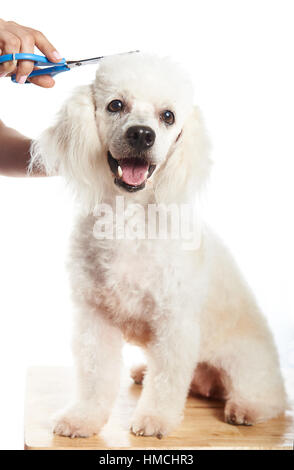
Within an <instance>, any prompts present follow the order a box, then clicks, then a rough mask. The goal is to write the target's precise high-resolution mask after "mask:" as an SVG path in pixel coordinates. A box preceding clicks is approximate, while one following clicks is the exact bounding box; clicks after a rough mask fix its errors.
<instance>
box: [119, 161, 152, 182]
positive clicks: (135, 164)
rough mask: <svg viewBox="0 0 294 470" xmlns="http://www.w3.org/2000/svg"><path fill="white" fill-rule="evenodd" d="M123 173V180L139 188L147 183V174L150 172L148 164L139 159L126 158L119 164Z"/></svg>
mask: <svg viewBox="0 0 294 470" xmlns="http://www.w3.org/2000/svg"><path fill="white" fill-rule="evenodd" d="M119 164H120V167H121V169H122V171H123V174H122V180H123V181H124V182H125V183H127V184H131V185H133V186H138V185H139V184H142V183H143V181H145V179H146V178H145V173H146V171H147V170H148V163H146V162H144V161H142V160H139V159H138V158H125V159H123V160H121V161H120V162H119Z"/></svg>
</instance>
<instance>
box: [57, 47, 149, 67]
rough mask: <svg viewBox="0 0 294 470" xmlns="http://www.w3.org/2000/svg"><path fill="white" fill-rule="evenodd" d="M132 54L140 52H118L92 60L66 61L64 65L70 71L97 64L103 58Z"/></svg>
mask: <svg viewBox="0 0 294 470" xmlns="http://www.w3.org/2000/svg"><path fill="white" fill-rule="evenodd" d="M134 52H140V51H129V52H120V53H118V54H111V55H107V56H104V55H102V56H100V57H93V58H92V59H82V60H68V61H67V62H66V65H67V66H68V67H69V68H70V69H71V68H74V67H80V66H81V65H88V64H98V62H99V61H100V60H101V59H104V57H113V56H116V55H123V54H133V53H134Z"/></svg>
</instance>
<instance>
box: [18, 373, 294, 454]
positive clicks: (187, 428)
mask: <svg viewBox="0 0 294 470" xmlns="http://www.w3.org/2000/svg"><path fill="white" fill-rule="evenodd" d="M286 379H287V388H288V393H289V392H290V393H292V398H294V397H293V392H294V371H288V372H287V377H286ZM72 383H73V380H72V373H71V370H70V369H66V368H55V367H41V368H39V367H36V368H32V369H30V370H29V371H28V375H27V391H26V404H25V449H31V450H33V449H34V450H37V449H40V450H41V449H55V450H61V449H218V448H221V449H224V448H225V449H281V450H283V449H293V440H294V404H293V407H292V409H291V410H289V411H287V413H286V414H285V416H283V417H280V418H276V419H273V420H271V421H268V422H266V423H261V424H258V425H256V426H250V427H249V426H232V425H230V424H226V423H225V422H224V420H223V404H222V403H221V402H217V401H213V400H208V399H201V398H194V397H189V398H188V400H187V404H186V408H185V416H184V420H183V422H182V424H181V425H180V427H179V428H178V429H176V430H175V431H174V432H173V433H172V434H171V435H170V436H169V437H167V438H163V439H162V440H159V439H157V438H155V437H136V436H133V435H132V434H130V432H129V421H130V418H131V415H132V412H133V410H134V408H135V406H136V403H137V401H138V398H139V396H140V393H141V386H140V385H134V384H133V382H132V380H131V379H130V378H129V376H128V372H127V371H124V374H123V377H122V383H121V391H120V394H119V397H118V399H117V401H116V403H115V406H114V408H113V411H112V414H111V417H110V419H109V421H108V423H107V424H106V426H105V427H104V428H103V429H102V431H101V433H100V434H99V435H98V436H95V437H90V438H87V439H70V438H67V437H61V436H55V435H54V434H53V433H52V416H53V415H54V414H55V413H56V412H58V411H59V410H60V409H62V408H63V407H64V406H65V405H67V404H68V402H69V400H70V398H71V392H72Z"/></svg>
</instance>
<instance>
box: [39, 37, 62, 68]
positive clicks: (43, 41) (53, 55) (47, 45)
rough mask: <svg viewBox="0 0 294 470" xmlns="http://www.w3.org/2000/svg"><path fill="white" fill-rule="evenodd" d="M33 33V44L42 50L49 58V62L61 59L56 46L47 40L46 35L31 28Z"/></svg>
mask: <svg viewBox="0 0 294 470" xmlns="http://www.w3.org/2000/svg"><path fill="white" fill-rule="evenodd" d="M32 31H33V35H34V38H35V44H36V46H37V48H38V49H39V50H40V51H41V52H43V54H44V55H45V56H46V57H47V59H49V60H50V61H51V62H59V61H60V60H61V59H62V56H61V55H60V53H59V52H58V51H57V50H56V48H55V47H54V46H53V45H52V44H51V42H49V41H48V39H47V38H46V36H44V34H43V33H41V32H40V31H36V30H32Z"/></svg>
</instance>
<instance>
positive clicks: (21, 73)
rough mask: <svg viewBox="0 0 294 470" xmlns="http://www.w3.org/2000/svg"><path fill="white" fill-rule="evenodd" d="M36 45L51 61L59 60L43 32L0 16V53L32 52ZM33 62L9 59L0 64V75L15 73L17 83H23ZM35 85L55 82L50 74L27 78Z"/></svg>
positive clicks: (32, 66)
mask: <svg viewBox="0 0 294 470" xmlns="http://www.w3.org/2000/svg"><path fill="white" fill-rule="evenodd" d="M35 47H37V48H38V49H39V50H40V51H41V52H43V54H44V55H45V56H46V57H47V58H48V59H49V60H50V61H51V62H59V61H60V59H61V58H62V57H61V55H60V54H59V52H57V50H56V49H55V47H54V46H53V45H52V44H51V43H50V42H49V41H48V39H47V38H46V37H45V36H44V34H43V33H41V32H40V31H37V30H35V29H32V28H28V27H26V26H21V25H19V24H17V23H15V22H14V21H4V20H2V19H1V18H0V55H5V54H17V53H19V52H26V53H31V54H33V53H34V48H35ZM33 69H34V63H33V62H32V61H29V60H20V61H18V62H16V61H11V62H5V63H3V64H0V77H5V76H6V75H12V74H13V73H15V74H16V81H17V82H18V83H25V82H26V80H27V76H28V75H29V74H30V73H31V72H32V71H33ZM29 80H30V82H32V83H34V84H35V85H39V86H42V87H44V88H51V87H52V86H54V84H55V82H54V80H53V78H52V77H50V75H42V76H38V77H34V78H31V79H29Z"/></svg>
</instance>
